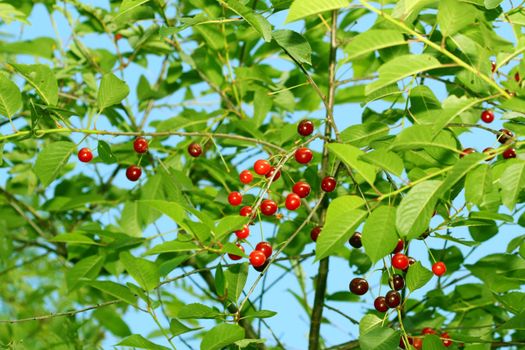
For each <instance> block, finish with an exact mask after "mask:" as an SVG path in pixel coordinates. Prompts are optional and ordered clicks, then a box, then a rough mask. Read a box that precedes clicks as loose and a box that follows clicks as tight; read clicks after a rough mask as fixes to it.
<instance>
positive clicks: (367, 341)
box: [359, 327, 400, 350]
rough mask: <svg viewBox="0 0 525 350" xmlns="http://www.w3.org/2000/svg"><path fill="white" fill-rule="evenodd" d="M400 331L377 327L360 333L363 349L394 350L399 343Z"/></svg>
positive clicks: (360, 342) (360, 343)
mask: <svg viewBox="0 0 525 350" xmlns="http://www.w3.org/2000/svg"><path fill="white" fill-rule="evenodd" d="M399 338H400V334H399V332H396V331H394V330H393V329H392V328H386V327H377V328H373V329H372V330H370V331H369V332H367V333H365V334H360V335H359V345H360V346H361V350H392V349H397V347H398V345H399Z"/></svg>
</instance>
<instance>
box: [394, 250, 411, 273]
mask: <svg viewBox="0 0 525 350" xmlns="http://www.w3.org/2000/svg"><path fill="white" fill-rule="evenodd" d="M408 264H409V262H408V257H407V256H406V255H405V254H401V253H397V254H395V255H394V256H393V257H392V266H393V267H395V268H396V269H400V270H403V269H406V268H407V267H408Z"/></svg>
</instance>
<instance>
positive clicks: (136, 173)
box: [126, 165, 142, 181]
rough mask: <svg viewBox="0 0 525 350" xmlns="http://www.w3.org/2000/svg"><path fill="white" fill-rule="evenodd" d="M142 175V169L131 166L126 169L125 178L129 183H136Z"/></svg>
mask: <svg viewBox="0 0 525 350" xmlns="http://www.w3.org/2000/svg"><path fill="white" fill-rule="evenodd" d="M140 175H142V169H140V167H138V166H136V165H132V166H130V167H128V168H127V169H126V177H127V178H128V180H129V181H137V180H138V179H139V178H140Z"/></svg>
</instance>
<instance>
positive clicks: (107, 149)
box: [97, 140, 117, 164]
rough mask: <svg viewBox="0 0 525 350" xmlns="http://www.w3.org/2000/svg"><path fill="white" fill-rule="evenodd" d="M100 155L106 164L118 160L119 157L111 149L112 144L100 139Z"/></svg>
mask: <svg viewBox="0 0 525 350" xmlns="http://www.w3.org/2000/svg"><path fill="white" fill-rule="evenodd" d="M97 149H98V156H99V157H100V159H102V161H103V162H104V163H106V164H113V163H116V162H117V158H115V155H114V154H113V152H112V151H111V146H110V145H109V144H108V143H107V142H106V141H103V140H99V141H98V148H97Z"/></svg>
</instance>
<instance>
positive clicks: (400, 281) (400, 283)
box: [390, 273, 405, 290]
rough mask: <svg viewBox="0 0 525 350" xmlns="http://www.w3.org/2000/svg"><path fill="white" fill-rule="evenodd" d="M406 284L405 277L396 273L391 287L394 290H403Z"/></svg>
mask: <svg viewBox="0 0 525 350" xmlns="http://www.w3.org/2000/svg"><path fill="white" fill-rule="evenodd" d="M404 286H405V279H404V278H403V276H401V275H400V274H397V273H396V274H394V275H393V276H392V279H391V280H390V287H391V288H392V289H394V290H401V289H403V287H404Z"/></svg>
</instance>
